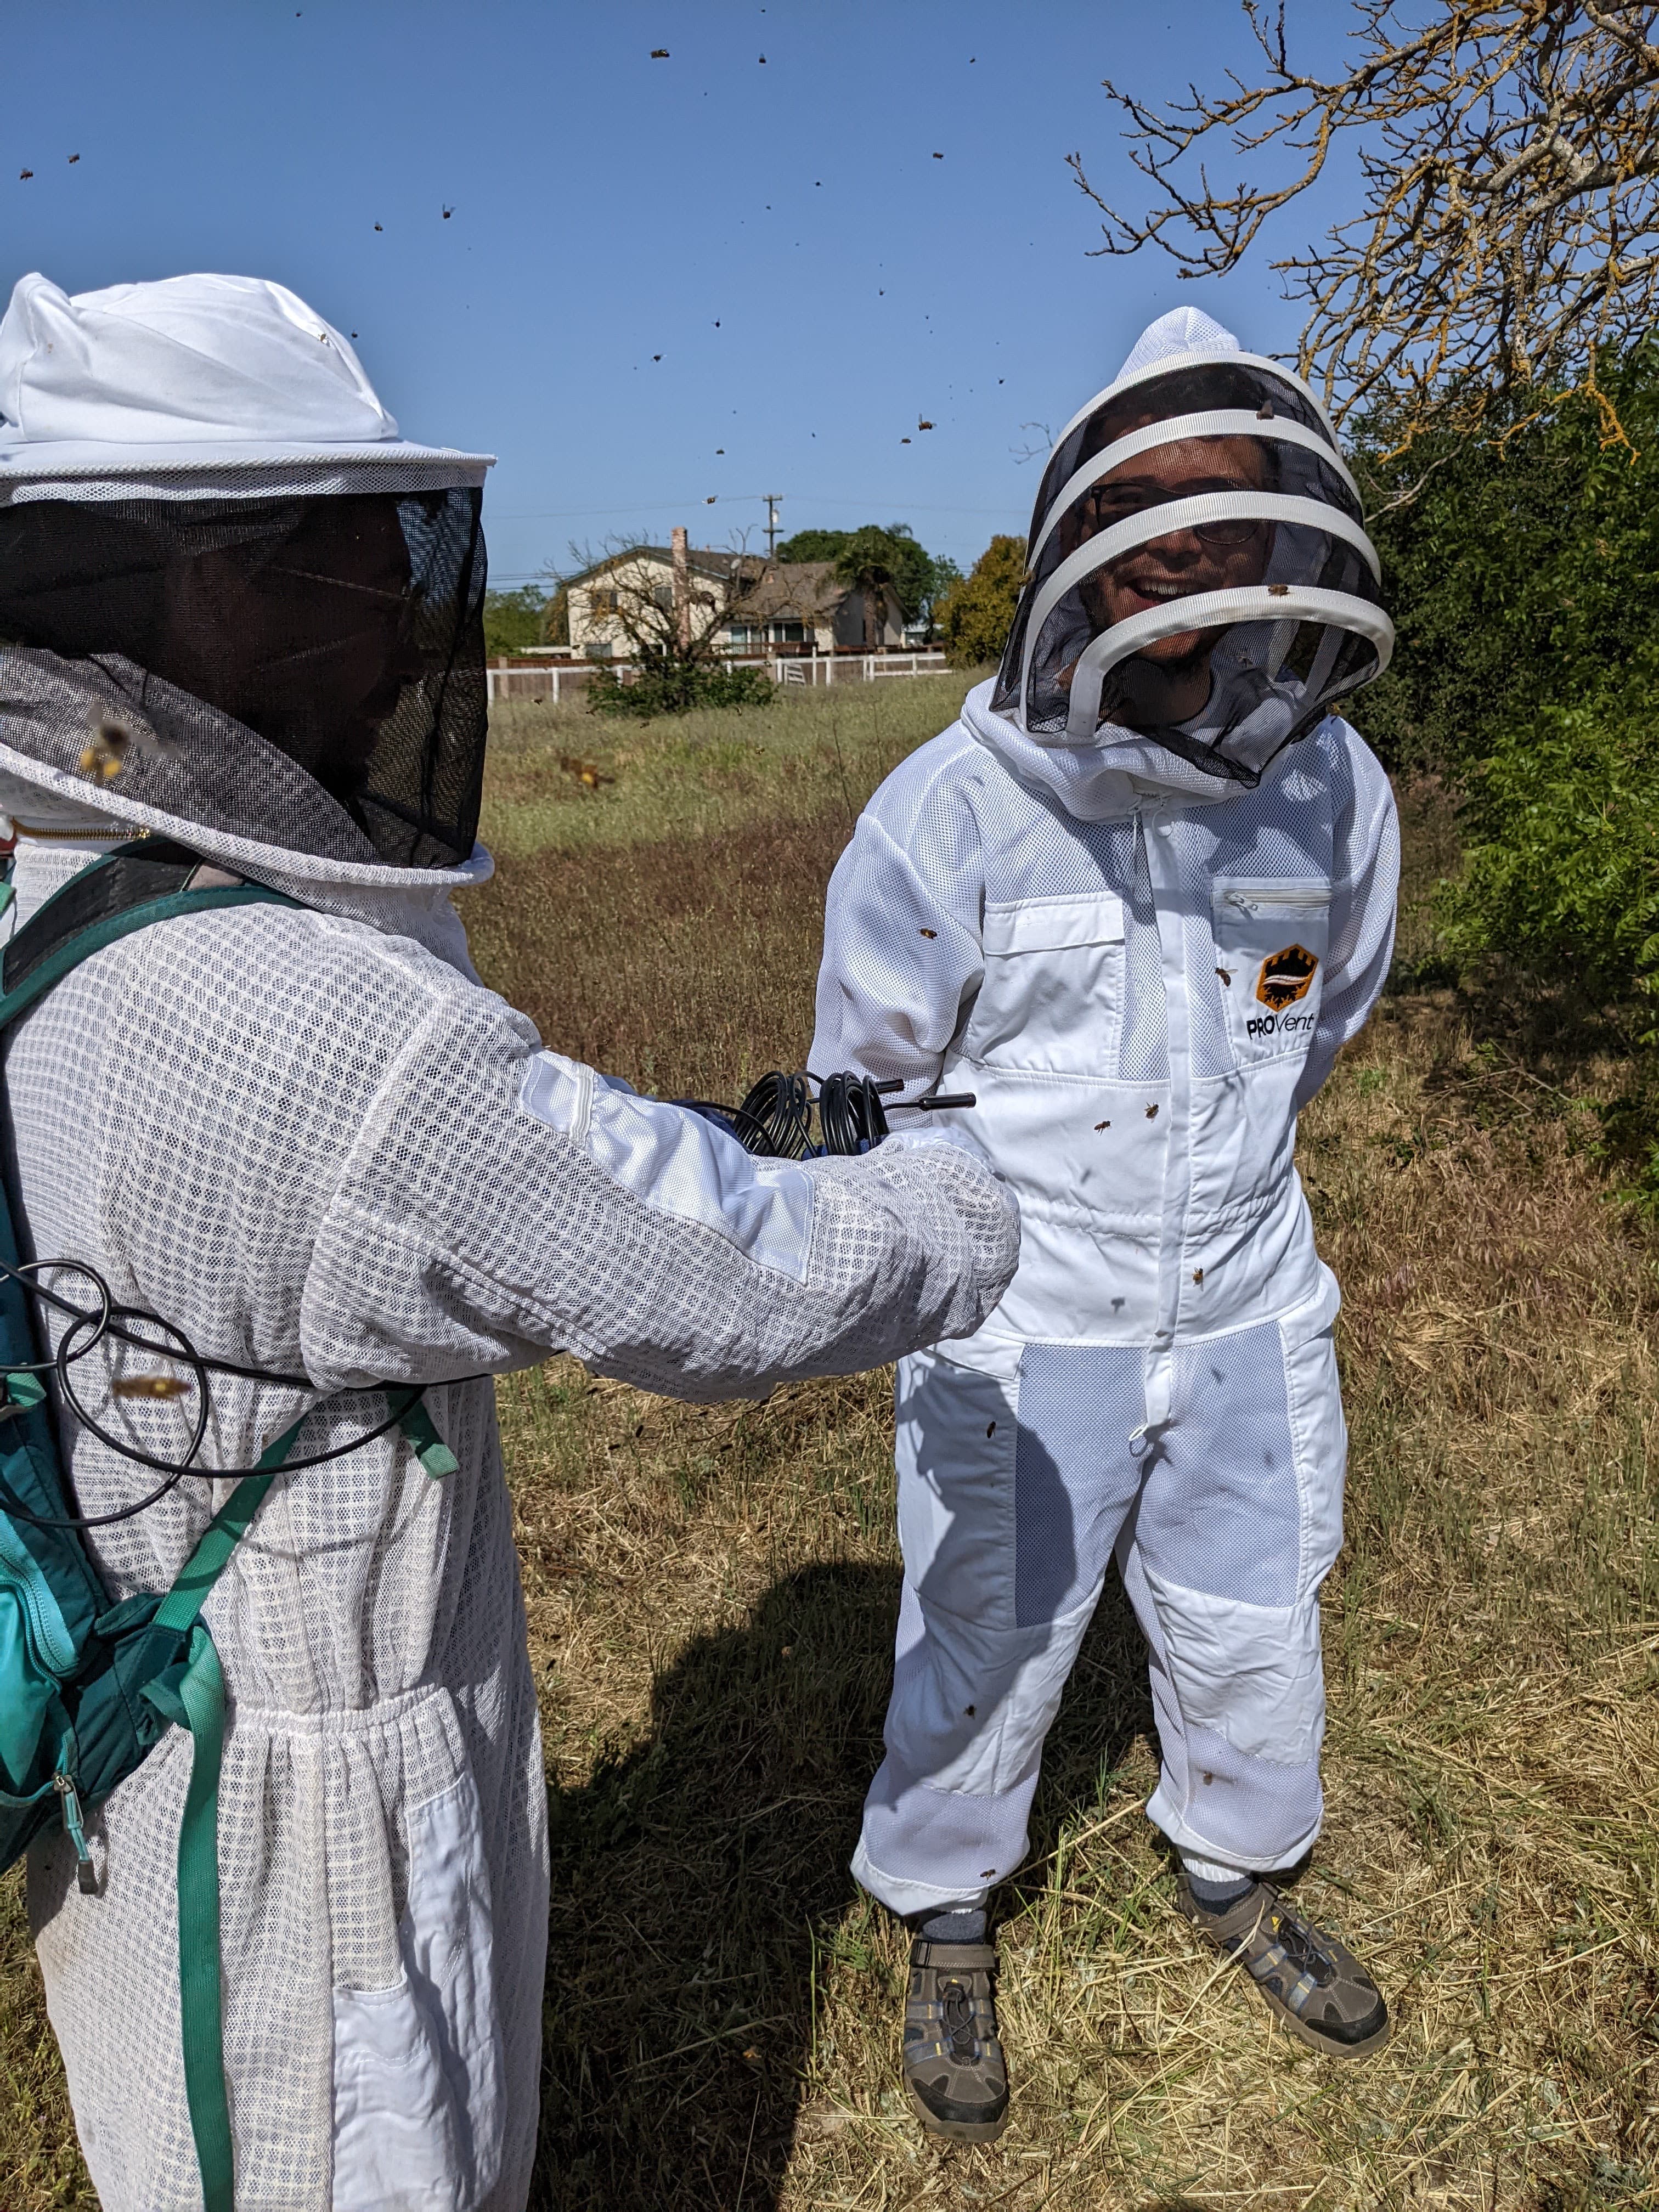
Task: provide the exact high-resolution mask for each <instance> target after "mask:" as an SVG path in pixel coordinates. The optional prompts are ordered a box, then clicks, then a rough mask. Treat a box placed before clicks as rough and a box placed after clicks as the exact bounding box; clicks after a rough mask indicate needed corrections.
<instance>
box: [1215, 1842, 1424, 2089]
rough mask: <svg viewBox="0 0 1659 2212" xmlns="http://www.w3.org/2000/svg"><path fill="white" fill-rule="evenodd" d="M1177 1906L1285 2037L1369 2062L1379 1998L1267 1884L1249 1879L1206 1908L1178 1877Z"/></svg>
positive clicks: (1377, 2045) (1351, 1962)
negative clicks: (1233, 1964)
mask: <svg viewBox="0 0 1659 2212" xmlns="http://www.w3.org/2000/svg"><path fill="white" fill-rule="evenodd" d="M1176 1905H1178V1906H1179V1908H1180V1910H1181V1911H1182V1912H1183V1913H1184V1914H1185V1915H1186V1917H1187V1918H1188V1920H1190V1921H1191V1922H1192V1923H1193V1925H1194V1927H1195V1928H1197V1929H1200V1931H1201V1932H1202V1933H1203V1934H1204V1935H1205V1936H1207V1937H1208V1939H1209V1940H1210V1942H1212V1943H1213V1944H1214V1945H1215V1946H1216V1947H1217V1948H1218V1950H1222V1951H1225V1952H1226V1953H1227V1954H1228V1955H1229V1956H1230V1957H1231V1958H1233V1959H1236V1960H1237V1962H1238V1964H1239V1965H1240V1966H1243V1969H1244V1971H1245V1972H1246V1973H1248V1974H1249V1976H1250V1978H1251V1979H1252V1980H1253V1981H1254V1982H1255V1985H1256V1987H1257V1988H1258V1989H1259V1990H1261V1994H1262V1996H1264V1997H1265V1998H1266V1999H1267V2003H1268V2005H1269V2006H1270V2007H1271V2008H1272V2009H1273V2011H1274V2012H1276V2013H1277V2014H1278V2015H1279V2018H1280V2020H1282V2021H1284V2023H1285V2027H1288V2028H1289V2029H1290V2031H1291V2034H1292V2035H1297V2036H1300V2038H1301V2039H1302V2040H1303V2042H1304V2043H1305V2044H1308V2045H1310V2046H1311V2047H1312V2048H1313V2049H1314V2050H1315V2051H1324V2052H1325V2054H1326V2056H1327V2057H1331V2058H1369V2057H1371V2055H1372V2054H1373V2052H1375V2051H1380V2050H1381V2049H1382V2048H1383V2045H1384V2044H1385V2043H1386V2042H1387V2041H1388V2039H1389V2008H1388V2007H1387V2006H1386V2005H1385V2004H1384V2003H1383V1993H1382V1991H1381V1990H1379V1989H1378V1988H1377V1986H1376V1983H1375V1982H1374V1981H1373V1980H1372V1979H1371V1978H1370V1975H1369V1974H1368V1973H1367V1972H1365V1969H1364V1967H1363V1966H1361V1965H1360V1963H1359V1961H1358V1959H1356V1958H1355V1957H1354V1955H1353V1954H1352V1952H1351V1951H1350V1950H1348V1949H1347V1948H1346V1947H1345V1946H1344V1945H1342V1944H1340V1943H1339V1942H1337V1940H1336V1938H1335V1936H1328V1935H1326V1933H1325V1931H1324V1929H1322V1928H1316V1927H1314V1926H1313V1925H1312V1924H1311V1923H1310V1922H1309V1921H1306V1920H1304V1918H1303V1917H1302V1916H1301V1914H1300V1913H1299V1912H1293V1911H1291V1908H1290V1906H1289V1905H1287V1904H1286V1903H1285V1899H1283V1898H1282V1897H1281V1896H1280V1895H1279V1892H1278V1891H1277V1890H1276V1889H1274V1888H1273V1886H1272V1884H1271V1883H1269V1882H1265V1881H1257V1882H1252V1883H1251V1885H1250V1887H1249V1889H1247V1890H1246V1891H1245V1893H1244V1894H1243V1897H1241V1898H1239V1899H1237V1900H1236V1901H1235V1902H1234V1903H1233V1904H1231V1905H1228V1906H1227V1907H1226V1908H1225V1911H1220V1912H1212V1911H1206V1909H1205V1907H1204V1906H1203V1905H1200V1903H1199V1901H1198V1899H1196V1898H1195V1897H1194V1895H1193V1893H1192V1891H1191V1890H1190V1889H1189V1888H1188V1886H1187V1882H1186V1880H1185V1877H1184V1876H1183V1877H1182V1881H1181V1883H1180V1887H1179V1888H1178V1890H1177V1892H1176Z"/></svg>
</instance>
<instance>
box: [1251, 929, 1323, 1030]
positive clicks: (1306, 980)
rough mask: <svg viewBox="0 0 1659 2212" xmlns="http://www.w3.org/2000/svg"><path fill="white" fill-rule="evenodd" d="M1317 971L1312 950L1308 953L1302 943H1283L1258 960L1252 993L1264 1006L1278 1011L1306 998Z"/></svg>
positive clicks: (1317, 956)
mask: <svg viewBox="0 0 1659 2212" xmlns="http://www.w3.org/2000/svg"><path fill="white" fill-rule="evenodd" d="M1318 970H1319V955H1318V954H1317V953H1316V952H1310V951H1309V950H1308V948H1307V946H1306V945H1285V946H1284V947H1283V948H1282V950H1280V951H1278V952H1270V953H1269V954H1268V955H1267V958H1266V959H1265V960H1264V961H1263V962H1262V963H1261V974H1260V975H1258V976H1257V977H1256V979H1255V995H1256V997H1257V998H1258V999H1259V1000H1261V1003H1262V1005H1263V1006H1271V1007H1272V1008H1273V1012H1275V1013H1276V1014H1277V1013H1282V1012H1284V1010H1285V1007H1286V1006H1294V1005H1295V1004H1296V1002H1297V1000H1298V999H1305V998H1306V997H1307V995H1308V987H1309V985H1310V983H1311V982H1312V981H1313V979H1314V977H1315V975H1316V974H1317V973H1318Z"/></svg>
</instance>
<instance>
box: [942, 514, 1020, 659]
mask: <svg viewBox="0 0 1659 2212" xmlns="http://www.w3.org/2000/svg"><path fill="white" fill-rule="evenodd" d="M1024 580H1025V540H1024V538H993V539H992V540H991V542H990V544H988V545H987V547H986V549H985V550H984V552H982V553H981V555H980V556H979V558H978V560H977V561H975V563H974V565H973V568H972V570H971V571H970V572H969V574H967V575H966V576H963V577H959V578H958V579H957V581H956V582H955V583H953V584H952V585H951V587H950V589H949V590H948V591H947V592H945V595H944V597H943V598H942V599H940V601H939V606H938V608H937V610H936V619H937V621H938V623H939V629H941V630H942V631H943V633H944V635H945V659H947V660H948V661H949V662H950V664H951V667H952V668H979V667H981V666H983V665H985V664H986V663H987V661H994V660H1000V659H1001V657H1002V648H1003V647H1004V646H1005V645H1006V643H1007V642H1008V633H1009V631H1010V630H1011V629H1012V627H1013V622H1014V610H1015V609H1016V608H1017V607H1018V605H1019V594H1020V589H1021V586H1023V584H1024Z"/></svg>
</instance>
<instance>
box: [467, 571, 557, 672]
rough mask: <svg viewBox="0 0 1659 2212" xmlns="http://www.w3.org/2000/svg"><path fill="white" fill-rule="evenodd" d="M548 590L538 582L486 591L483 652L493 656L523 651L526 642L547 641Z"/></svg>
mask: <svg viewBox="0 0 1659 2212" xmlns="http://www.w3.org/2000/svg"><path fill="white" fill-rule="evenodd" d="M547 616H548V599H547V593H546V592H544V590H543V589H542V588H541V586H539V585H538V584H522V585H520V587H519V589H518V590H517V591H516V592H485V593H484V605H483V632H484V652H485V653H486V654H487V655H488V657H489V659H491V660H499V659H502V658H503V657H504V656H505V655H507V654H509V653H522V652H523V651H524V649H525V647H526V646H529V645H541V644H543V643H544V642H545V641H546V631H547Z"/></svg>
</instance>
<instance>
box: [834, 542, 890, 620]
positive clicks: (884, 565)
mask: <svg viewBox="0 0 1659 2212" xmlns="http://www.w3.org/2000/svg"><path fill="white" fill-rule="evenodd" d="M897 565H898V562H897V561H896V558H895V547H894V544H893V532H891V531H890V530H878V529H877V528H876V526H875V525H874V524H873V523H871V524H866V526H865V527H864V528H863V529H862V530H854V532H852V533H851V535H850V536H849V537H848V540H847V543H846V544H845V545H843V546H842V549H841V551H840V552H839V553H838V554H837V555H836V576H837V578H838V579H839V580H840V581H841V582H842V583H843V584H850V585H851V586H853V588H854V590H855V591H858V592H862V593H863V594H864V642H865V645H866V648H868V649H870V650H872V651H874V650H876V649H878V648H879V647H880V644H881V641H882V633H883V632H884V630H885V629H886V627H887V595H888V593H889V592H890V591H891V590H892V588H893V586H894V583H895V581H896V578H895V576H894V574H893V571H894V568H895V567H896V566H897Z"/></svg>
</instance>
